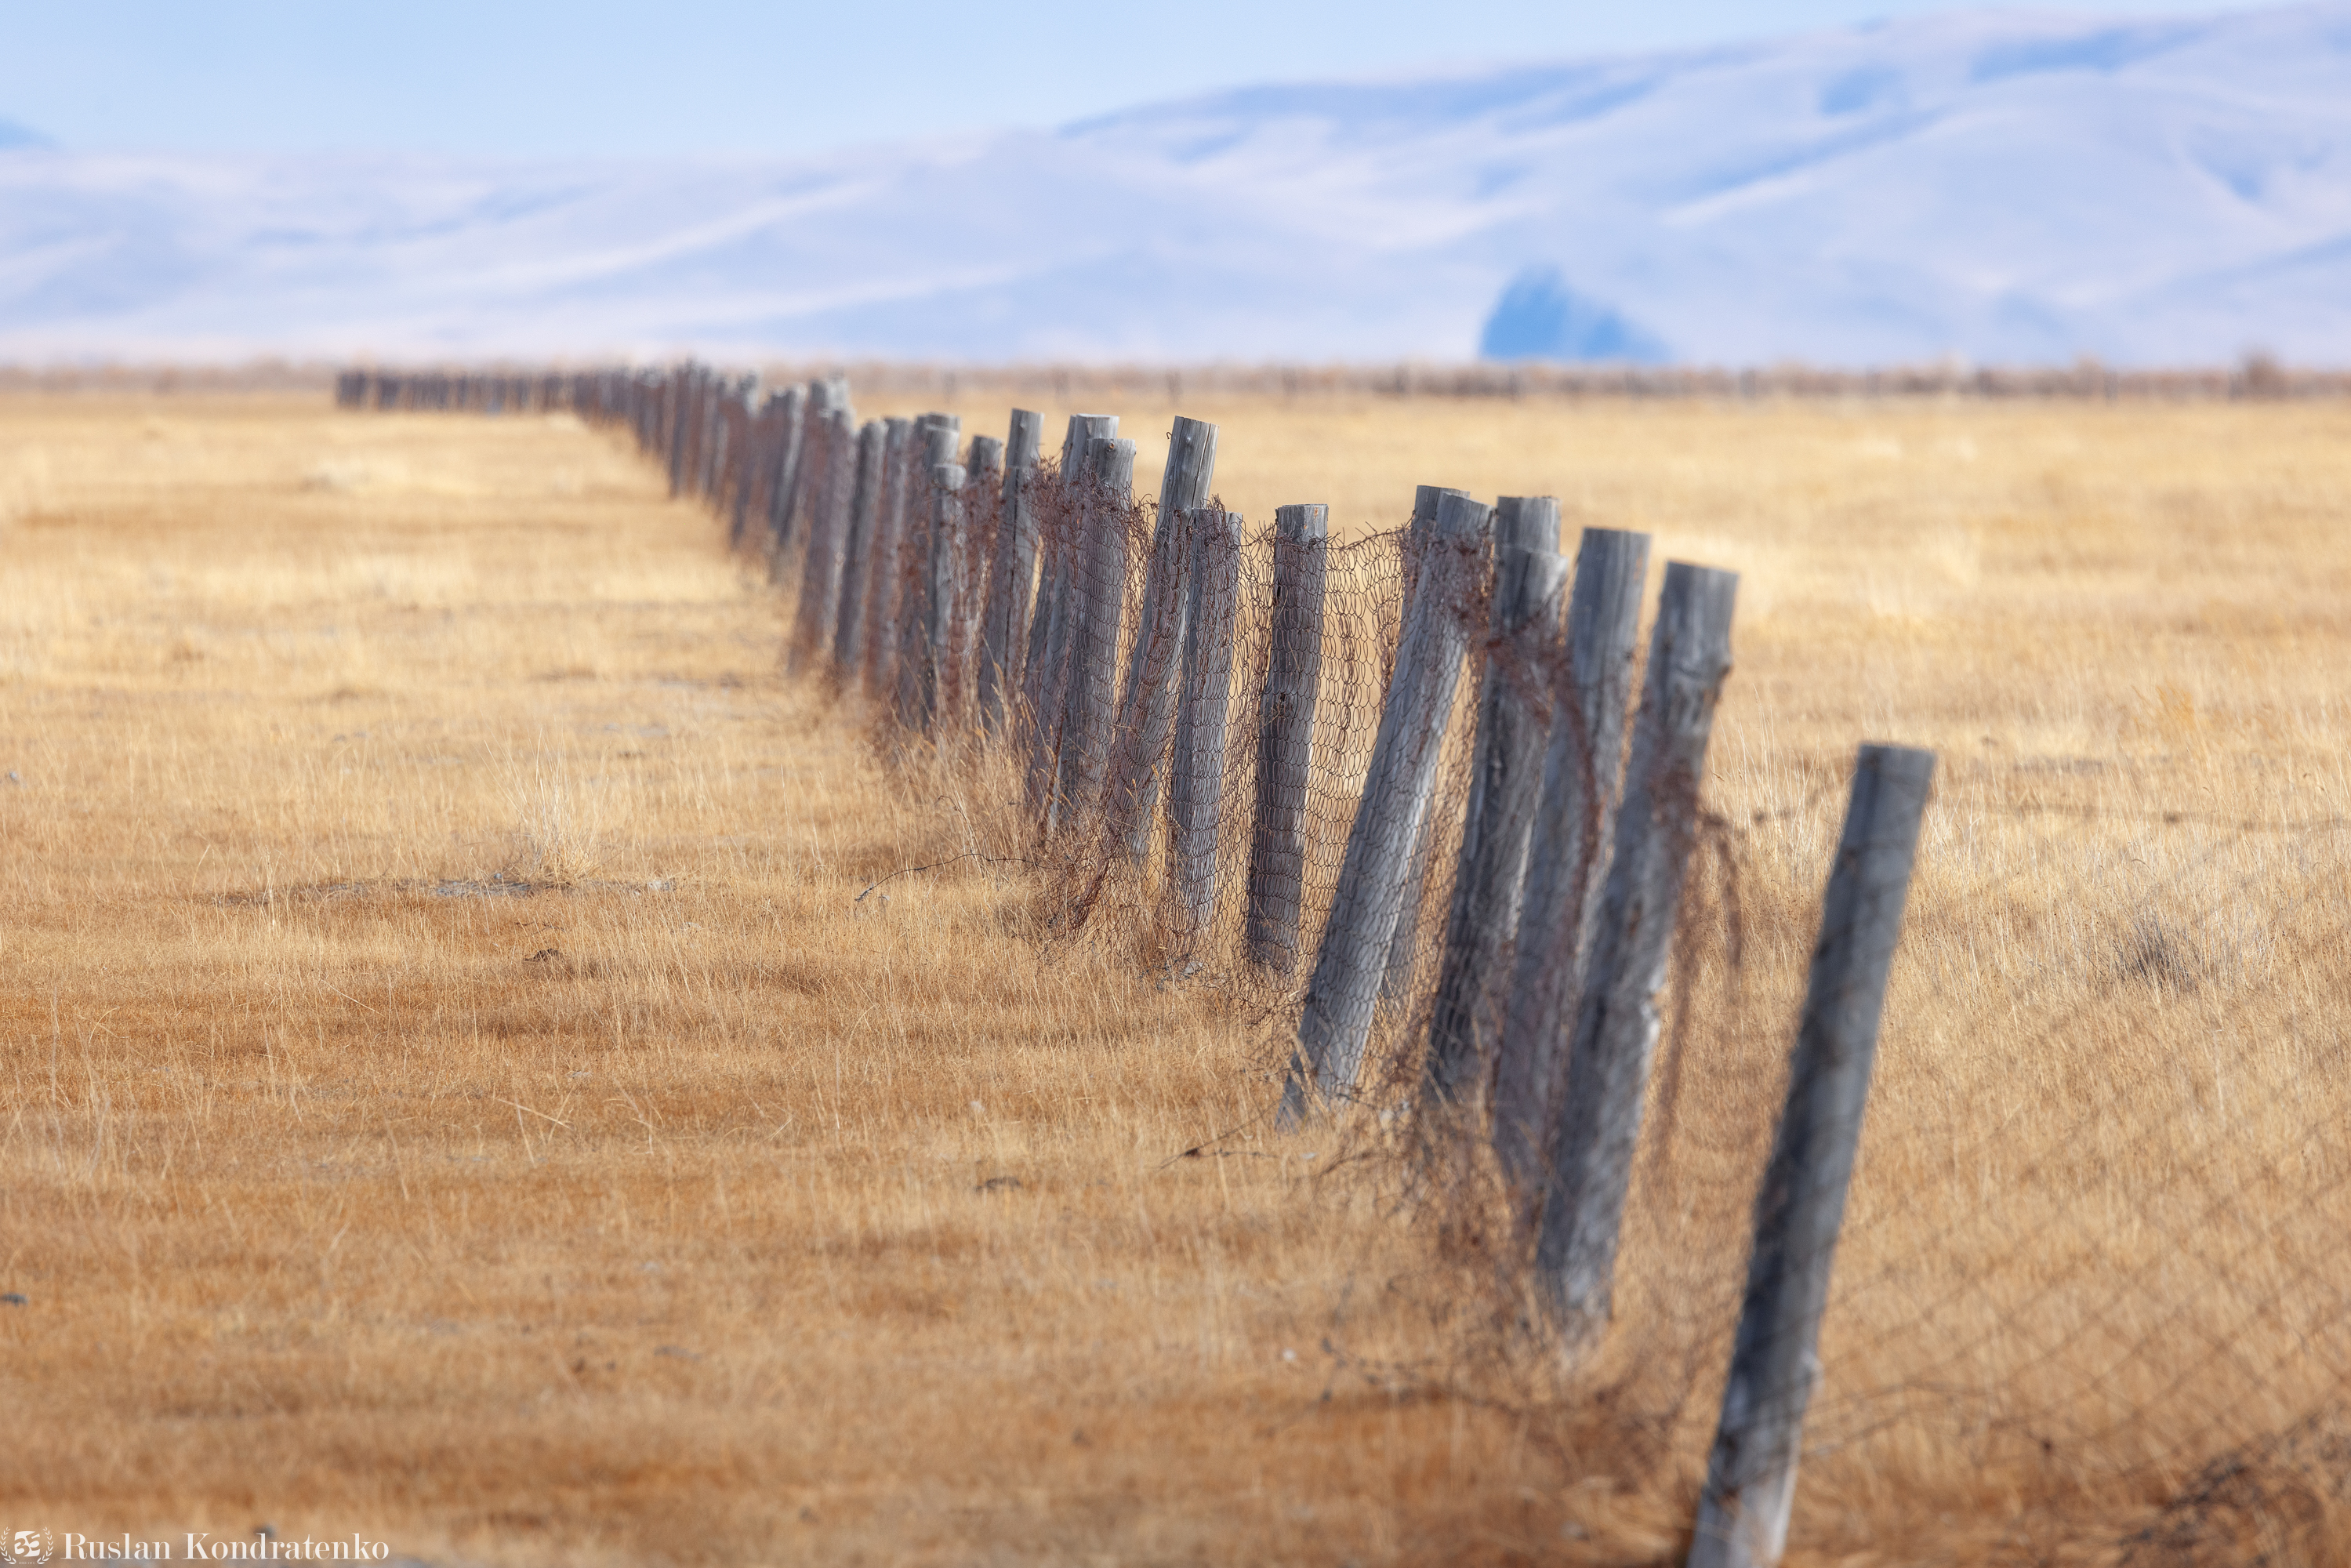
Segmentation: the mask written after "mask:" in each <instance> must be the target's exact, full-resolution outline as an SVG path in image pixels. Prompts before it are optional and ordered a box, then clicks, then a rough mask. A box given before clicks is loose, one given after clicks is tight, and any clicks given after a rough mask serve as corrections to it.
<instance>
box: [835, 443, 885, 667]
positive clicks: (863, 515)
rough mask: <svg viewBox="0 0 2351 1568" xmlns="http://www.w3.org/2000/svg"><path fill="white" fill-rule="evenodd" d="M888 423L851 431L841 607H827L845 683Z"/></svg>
mask: <svg viewBox="0 0 2351 1568" xmlns="http://www.w3.org/2000/svg"><path fill="white" fill-rule="evenodd" d="M888 451H889V426H888V425H886V424H885V423H883V422H882V421H881V420H878V419H869V420H867V421H866V422H865V424H864V426H863V428H862V429H861V430H859V431H858V433H857V484H856V488H855V492H854V494H853V495H852V497H850V503H849V543H848V545H847V547H846V548H845V549H843V550H842V551H841V608H840V609H839V610H837V611H835V612H834V613H833V632H832V663H833V667H834V669H835V670H836V671H837V672H838V674H839V676H840V678H841V681H842V682H843V683H844V684H845V683H848V682H851V681H853V680H855V679H856V678H857V668H858V657H857V656H858V654H859V653H861V652H862V651H863V649H864V647H865V639H864V620H863V617H864V614H865V596H866V580H867V579H868V578H869V577H870V576H871V575H872V570H873V547H874V536H875V533H876V532H877V530H878V528H879V526H880V523H881V516H882V489H883V472H882V464H883V458H884V457H885V456H886V455H887V454H888Z"/></svg>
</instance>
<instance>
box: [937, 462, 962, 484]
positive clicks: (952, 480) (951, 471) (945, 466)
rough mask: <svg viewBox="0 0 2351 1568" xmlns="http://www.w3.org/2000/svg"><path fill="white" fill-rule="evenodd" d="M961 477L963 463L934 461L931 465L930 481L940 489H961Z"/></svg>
mask: <svg viewBox="0 0 2351 1568" xmlns="http://www.w3.org/2000/svg"><path fill="white" fill-rule="evenodd" d="M963 477H964V474H963V465H962V464H960V463H934V464H932V465H931V483H932V484H933V485H935V486H937V487H938V488H939V489H941V490H960V489H962V488H963Z"/></svg>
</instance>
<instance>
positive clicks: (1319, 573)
mask: <svg viewBox="0 0 2351 1568" xmlns="http://www.w3.org/2000/svg"><path fill="white" fill-rule="evenodd" d="M1330 575H1331V508H1330V507H1326V506H1322V505H1321V504H1319V503H1318V504H1315V505H1312V506H1301V507H1276V508H1275V509H1274V514H1273V613H1272V615H1271V617H1270V625H1269V626H1268V628H1267V637H1268V647H1267V650H1266V665H1265V693H1264V695H1263V696H1262V698H1261V699H1260V700H1259V703H1258V720H1257V800H1255V802H1253V804H1254V806H1255V808H1256V810H1255V812H1254V814H1253V817H1252V821H1251V825H1250V830H1249V888H1248V893H1249V927H1248V936H1249V962H1250V963H1252V964H1256V965H1258V966H1259V967H1263V968H1267V969H1270V970H1272V971H1273V972H1274V973H1276V974H1278V975H1284V976H1287V975H1290V974H1293V973H1295V972H1296V971H1297V968H1298V921H1299V911H1300V909H1301V906H1302V904H1303V903H1304V900H1305V894H1306V802H1307V800H1308V799H1309V797H1310V796H1311V792H1312V790H1313V785H1314V708H1315V705H1316V703H1317V702H1318V701H1319V700H1320V699H1321V697H1322V600H1323V591H1324V589H1325V587H1326V586H1327V585H1328V583H1329V580H1330Z"/></svg>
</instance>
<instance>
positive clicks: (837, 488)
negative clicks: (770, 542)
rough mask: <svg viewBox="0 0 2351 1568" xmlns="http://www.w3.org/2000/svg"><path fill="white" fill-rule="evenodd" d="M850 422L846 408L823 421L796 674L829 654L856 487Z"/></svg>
mask: <svg viewBox="0 0 2351 1568" xmlns="http://www.w3.org/2000/svg"><path fill="white" fill-rule="evenodd" d="M849 421H850V414H849V411H848V410H847V409H845V408H836V409H834V410H832V411H831V413H828V414H826V415H825V417H824V440H823V442H822V444H821V445H820V451H821V453H822V455H823V459H824V468H823V471H822V473H821V474H820V475H819V476H818V477H817V482H816V486H815V492H814V494H813V495H812V496H811V497H810V507H809V512H810V521H809V542H808V562H807V566H806V568H805V569H804V570H802V571H801V573H800V605H799V615H798V617H797V618H796V622H795V624H794V626H793V628H792V652H791V659H790V663H789V668H790V669H791V671H792V672H793V673H794V674H799V673H801V672H803V671H805V670H806V669H807V668H808V667H809V665H810V664H813V663H814V662H816V661H817V660H819V659H822V658H825V657H827V656H828V655H830V654H831V652H832V637H833V629H834V625H835V621H834V617H835V616H836V615H837V614H838V613H839V611H840V607H841V572H842V566H843V562H845V561H846V560H847V559H848V546H849V517H850V506H851V503H852V499H853V497H852V494H851V492H852V489H853V487H854V486H855V485H856V482H857V444H856V442H855V440H854V439H853V438H852V434H851V427H850V423H849Z"/></svg>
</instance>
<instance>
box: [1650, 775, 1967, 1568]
mask: <svg viewBox="0 0 2351 1568" xmlns="http://www.w3.org/2000/svg"><path fill="white" fill-rule="evenodd" d="M1934 778H1935V754H1934V753H1933V752H1931V751H1913V750H1909V749H1907V748H1905V747H1894V746H1865V747H1862V748H1861V758H1860V760H1859V762H1858V763H1857V764H1856V766H1855V768H1854V776H1853V795H1852V799H1851V800H1850V802H1849V803H1848V804H1847V805H1846V807H1845V814H1844V833H1843V834H1842V835H1841V836H1840V837H1839V839H1838V841H1837V853H1836V862H1835V866H1834V869H1833V870H1832V871H1831V872H1830V873H1829V886H1828V893H1827V894H1826V896H1825V897H1823V899H1822V901H1821V934H1820V939H1819V941H1817V942H1816V943H1814V944H1813V968H1812V977H1811V979H1810V981H1809V983H1808V984H1807V985H1806V987H1805V990H1804V1012H1803V1021H1802V1024H1800V1025H1799V1026H1798V1028H1797V1030H1796V1045H1795V1050H1794V1051H1793V1052H1792V1054H1791V1056H1790V1059H1789V1064H1788V1099H1787V1103H1786V1106H1785V1108H1784V1109H1782V1112H1781V1113H1780V1130H1779V1133H1778V1134H1777V1135H1776V1136H1775V1137H1774V1138H1773V1140H1772V1145H1771V1163H1770V1164H1769V1165H1767V1166H1765V1167H1764V1169H1763V1180H1762V1182H1761V1186H1758V1187H1757V1188H1756V1192H1755V1240H1754V1245H1753V1249H1752V1250H1751V1251H1750V1254H1749V1258H1748V1264H1747V1298H1746V1301H1745V1304H1744V1305H1743V1306H1742V1307H1741V1309H1740V1314H1739V1333H1738V1336H1737V1337H1736V1338H1735V1339H1734V1340H1733V1341H1732V1347H1731V1353H1730V1377H1729V1381H1728V1382H1727V1383H1725V1384H1724V1385H1723V1390H1722V1418H1721V1421H1720V1424H1719V1426H1718V1427H1716V1429H1715V1437H1714V1450H1713V1453H1712V1454H1711V1455H1710V1457H1709V1458H1708V1461H1707V1473H1706V1490H1704V1491H1703V1492H1702V1493H1700V1494H1699V1498H1698V1530H1697V1533H1696V1537H1695V1539H1694V1540H1693V1542H1691V1546H1690V1554H1689V1568H1771V1565H1772V1564H1774V1563H1778V1562H1779V1561H1780V1553H1781V1552H1782V1551H1783V1550H1784V1549H1785V1548H1786V1546H1787V1544H1788V1516H1789V1513H1790V1511H1791V1510H1792V1508H1793V1507H1794V1504H1795V1500H1796V1458H1797V1455H1798V1453H1799V1451H1800V1449H1801V1448H1802V1439H1803V1433H1804V1409H1805V1406H1807V1405H1809V1404H1810V1403H1811V1401H1812V1396H1813V1384H1814V1383H1815V1382H1816V1381H1817V1380H1818V1379H1819V1377H1820V1370H1821V1368H1820V1359H1819V1355H1818V1349H1819V1345H1820V1337H1821V1313H1822V1312H1823V1309H1824V1308H1825V1307H1826V1306H1827V1305H1828V1295H1829V1269H1830V1266H1831V1264H1832V1263H1834V1261H1835V1258H1836V1244H1837V1231H1838V1229H1839V1228H1840V1227H1841V1226H1842V1225H1843V1224H1844V1200H1845V1193H1846V1190H1847V1189H1848V1188H1849V1187H1850V1186H1851V1185H1852V1182H1853V1162H1854V1153H1855V1149H1856V1147H1857V1146H1858V1145H1859V1144H1860V1141H1861V1122H1862V1114H1863V1112H1864V1111H1865V1108H1866V1107H1867V1104H1868V1102H1869V1078H1870V1070H1871V1068H1872V1067H1873V1066H1874V1065H1875V1064H1876V1060H1877V1025H1878V1019H1879V1017H1880V1015H1881V1014H1882V1013H1883V1012H1884V1010H1885V1006H1886V975H1887V973H1888V972H1889V970H1890V969H1891V968H1892V967H1893V963H1894V947H1895V944H1896V942H1897V941H1898V940H1899V939H1900V937H1901V935H1902V906H1903V904H1904V902H1905V901H1906V900H1907V896H1908V894H1909V890H1910V871H1911V866H1912V864H1913V862H1915V861H1916V860H1917V852H1918V829H1919V823H1920V821H1921V819H1922V818H1923V817H1924V816H1925V814H1926V809H1927V793H1928V787H1929V786H1930V785H1932V783H1933V782H1934Z"/></svg>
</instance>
